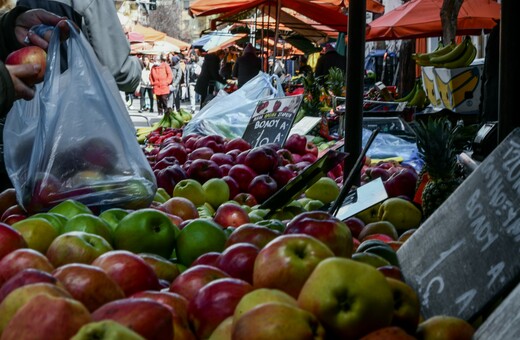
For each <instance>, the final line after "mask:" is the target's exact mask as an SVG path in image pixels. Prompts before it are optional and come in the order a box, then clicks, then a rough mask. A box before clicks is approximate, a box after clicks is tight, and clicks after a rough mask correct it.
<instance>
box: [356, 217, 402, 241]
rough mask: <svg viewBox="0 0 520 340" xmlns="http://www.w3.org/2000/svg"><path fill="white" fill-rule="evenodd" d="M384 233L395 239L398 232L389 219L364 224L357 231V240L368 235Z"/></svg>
mask: <svg viewBox="0 0 520 340" xmlns="http://www.w3.org/2000/svg"><path fill="white" fill-rule="evenodd" d="M374 234H385V235H388V236H390V237H391V238H392V239H394V240H397V238H398V237H399V236H398V233H397V229H396V227H395V226H394V224H393V223H392V222H390V221H377V222H371V223H368V224H366V225H365V226H364V227H363V229H361V231H360V232H359V236H358V240H364V239H365V237H367V236H368V235H374Z"/></svg>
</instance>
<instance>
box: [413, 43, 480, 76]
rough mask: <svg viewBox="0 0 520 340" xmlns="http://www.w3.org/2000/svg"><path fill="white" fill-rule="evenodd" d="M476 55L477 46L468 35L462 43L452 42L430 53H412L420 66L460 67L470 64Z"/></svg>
mask: <svg viewBox="0 0 520 340" xmlns="http://www.w3.org/2000/svg"><path fill="white" fill-rule="evenodd" d="M439 46H441V45H439ZM476 55H477V48H476V47H475V45H473V42H472V41H471V38H470V37H469V36H466V37H465V38H464V39H463V40H462V42H461V43H460V44H455V43H454V42H451V43H449V44H448V45H446V46H442V47H438V48H437V49H436V50H435V51H433V52H430V53H422V54H418V53H415V54H412V58H413V59H414V60H415V62H416V63H417V64H418V65H420V66H434V67H444V68H459V67H466V66H469V65H470V64H471V63H472V62H473V60H475V56H476Z"/></svg>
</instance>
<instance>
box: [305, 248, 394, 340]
mask: <svg viewBox="0 0 520 340" xmlns="http://www.w3.org/2000/svg"><path fill="white" fill-rule="evenodd" d="M298 305H299V306H300V307H301V308H303V309H305V310H307V311H309V312H310V313H312V314H313V315H315V316H316V317H317V318H318V320H319V321H320V322H321V323H322V324H323V326H324V327H325V330H326V332H327V336H328V337H330V338H331V339H359V338H361V337H362V336H364V335H366V334H368V333H370V332H372V331H374V330H376V329H379V328H382V327H386V326H389V325H390V324H391V322H392V316H393V313H394V299H393V294H392V289H391V288H390V285H389V284H388V281H387V280H386V278H385V276H384V275H383V274H381V273H380V272H379V271H377V270H376V269H375V268H374V267H371V266H369V265H366V264H363V263H359V262H356V261H353V260H351V259H346V258H341V257H333V258H328V259H325V260H323V261H321V262H320V263H319V264H318V265H317V266H316V268H315V269H314V271H313V272H312V274H311V275H310V276H309V278H308V279H307V281H306V282H305V284H304V285H303V287H302V289H301V292H300V295H299V296H298Z"/></svg>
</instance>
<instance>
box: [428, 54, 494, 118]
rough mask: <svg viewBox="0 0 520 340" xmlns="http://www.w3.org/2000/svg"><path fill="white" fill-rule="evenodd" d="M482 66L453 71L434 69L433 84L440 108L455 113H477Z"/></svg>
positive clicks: (476, 65)
mask: <svg viewBox="0 0 520 340" xmlns="http://www.w3.org/2000/svg"><path fill="white" fill-rule="evenodd" d="M483 68H484V65H483V64H482V63H480V64H473V65H471V66H468V67H461V68H455V69H447V68H436V67H435V68H434V69H433V71H434V73H435V84H436V87H437V91H438V93H439V97H440V101H441V103H440V104H441V105H442V107H445V108H447V109H449V110H451V111H453V112H457V113H477V112H478V110H479V104H480V94H481V87H482V71H483Z"/></svg>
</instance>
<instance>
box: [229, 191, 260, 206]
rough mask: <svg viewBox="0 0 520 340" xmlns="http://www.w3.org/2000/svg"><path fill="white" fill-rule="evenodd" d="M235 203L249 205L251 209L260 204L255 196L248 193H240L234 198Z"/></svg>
mask: <svg viewBox="0 0 520 340" xmlns="http://www.w3.org/2000/svg"><path fill="white" fill-rule="evenodd" d="M233 201H235V202H237V203H238V204H240V205H247V206H250V207H254V206H255V205H257V204H258V202H257V201H256V198H255V196H253V194H250V193H248V192H239V193H238V194H236V195H235V196H234V197H233Z"/></svg>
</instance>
